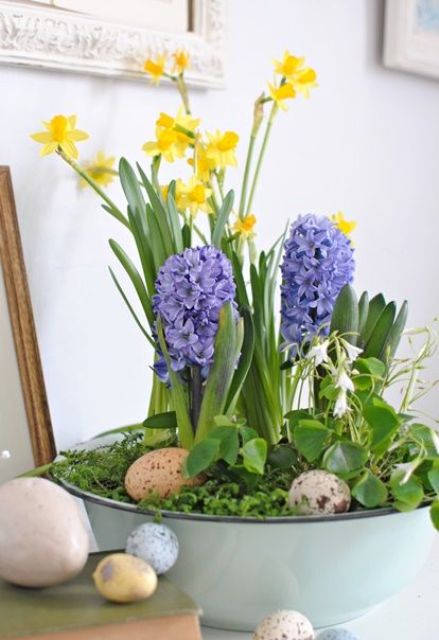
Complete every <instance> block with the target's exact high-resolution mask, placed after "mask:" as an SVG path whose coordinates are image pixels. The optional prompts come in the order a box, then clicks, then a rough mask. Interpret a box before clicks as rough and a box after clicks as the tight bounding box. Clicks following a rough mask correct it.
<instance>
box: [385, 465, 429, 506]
mask: <svg viewBox="0 0 439 640" xmlns="http://www.w3.org/2000/svg"><path fill="white" fill-rule="evenodd" d="M390 490H391V492H392V496H393V498H394V500H395V501H394V503H393V504H394V506H395V508H396V509H398V510H399V511H411V510H412V509H416V507H418V506H419V505H420V504H421V502H422V500H423V498H424V488H423V486H422V480H421V479H420V478H418V477H417V476H416V475H411V476H410V478H408V479H405V478H404V472H403V471H402V470H397V471H395V472H394V473H393V474H392V477H391V479H390Z"/></svg>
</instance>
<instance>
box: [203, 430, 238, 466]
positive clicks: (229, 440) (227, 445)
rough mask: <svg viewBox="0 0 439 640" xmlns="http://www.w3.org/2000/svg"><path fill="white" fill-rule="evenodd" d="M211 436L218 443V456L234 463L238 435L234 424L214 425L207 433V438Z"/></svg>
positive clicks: (236, 454)
mask: <svg viewBox="0 0 439 640" xmlns="http://www.w3.org/2000/svg"><path fill="white" fill-rule="evenodd" d="M211 438H212V439H213V440H218V441H219V443H220V446H219V453H218V457H219V458H221V459H222V460H225V461H226V462H228V463H229V464H235V462H236V459H237V457H238V453H239V437H238V429H237V428H236V426H219V427H215V428H214V429H213V430H212V431H211V432H210V433H209V440H210V439H211Z"/></svg>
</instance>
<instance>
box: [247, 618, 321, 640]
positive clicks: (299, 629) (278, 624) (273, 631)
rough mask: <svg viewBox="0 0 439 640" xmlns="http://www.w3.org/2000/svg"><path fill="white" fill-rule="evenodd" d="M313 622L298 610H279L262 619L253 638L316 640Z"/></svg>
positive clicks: (259, 639)
mask: <svg viewBox="0 0 439 640" xmlns="http://www.w3.org/2000/svg"><path fill="white" fill-rule="evenodd" d="M314 638H315V636H314V629H313V627H312V624H311V623H310V621H309V620H308V618H305V616H304V615H302V614H301V613H299V612H298V611H277V612H276V613H272V614H271V615H269V616H267V617H266V618H264V619H263V620H262V622H261V623H260V624H259V625H258V627H257V628H256V631H255V632H254V634H253V640H280V639H281V640H314Z"/></svg>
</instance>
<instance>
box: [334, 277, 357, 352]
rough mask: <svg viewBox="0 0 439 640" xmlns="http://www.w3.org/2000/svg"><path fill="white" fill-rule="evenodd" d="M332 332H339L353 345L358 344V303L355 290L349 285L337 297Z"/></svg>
mask: <svg viewBox="0 0 439 640" xmlns="http://www.w3.org/2000/svg"><path fill="white" fill-rule="evenodd" d="M330 331H331V333H332V332H333V331H338V333H340V334H341V335H343V337H344V338H345V340H347V341H348V342H350V343H351V344H353V345H355V344H356V343H357V337H358V336H357V333H358V301H357V296H356V295H355V291H354V289H353V288H352V287H351V286H350V285H349V284H346V285H345V286H344V287H343V288H342V289H341V291H340V293H339V294H338V296H337V300H336V301H335V305H334V310H333V312H332V317H331V328H330ZM345 334H346V335H345Z"/></svg>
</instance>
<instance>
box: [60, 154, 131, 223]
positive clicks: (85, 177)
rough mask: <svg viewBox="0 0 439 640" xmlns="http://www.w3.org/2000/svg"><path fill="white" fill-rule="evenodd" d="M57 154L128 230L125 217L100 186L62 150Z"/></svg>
mask: <svg viewBox="0 0 439 640" xmlns="http://www.w3.org/2000/svg"><path fill="white" fill-rule="evenodd" d="M57 154H58V155H59V156H60V157H61V158H62V159H63V160H64V162H67V164H68V165H70V166H71V167H72V169H73V170H74V171H76V173H77V174H78V175H79V176H80V177H81V178H82V179H83V180H85V181H86V182H87V183H88V184H89V185H90V187H91V188H92V189H93V190H94V191H96V193H97V194H98V195H99V196H100V197H101V198H102V200H103V201H104V202H105V203H106V204H107V205H108V207H109V209H110V211H109V213H111V215H112V216H113V217H114V218H116V220H119V222H121V223H122V224H123V225H124V226H125V227H127V228H128V229H129V228H130V225H129V222H128V220H127V219H126V218H125V216H124V215H123V213H122V212H121V211H119V209H118V208H117V207H116V205H115V204H114V202H113V201H112V200H111V198H109V197H108V196H107V194H106V193H105V192H104V191H102V189H101V188H100V186H99V185H98V184H97V183H96V182H95V181H94V180H93V178H91V177H90V176H89V175H88V173H87V172H86V171H84V170H83V169H82V168H81V167H80V166H79V164H78V163H77V162H75V161H74V160H73V158H70V157H69V156H68V155H67V154H66V153H64V151H63V150H62V149H58V150H57Z"/></svg>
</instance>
